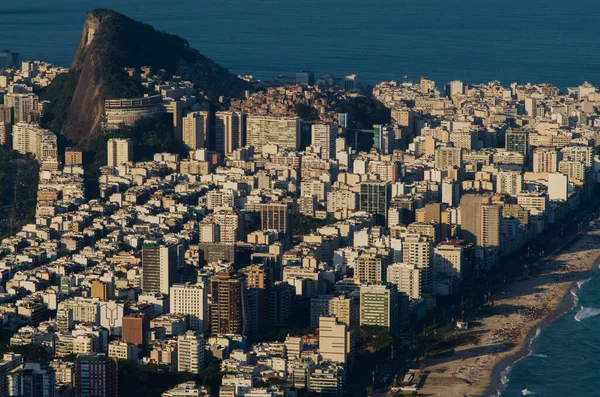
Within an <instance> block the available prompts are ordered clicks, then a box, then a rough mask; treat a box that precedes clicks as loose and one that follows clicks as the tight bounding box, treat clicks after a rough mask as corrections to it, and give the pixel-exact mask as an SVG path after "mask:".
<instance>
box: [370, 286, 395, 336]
mask: <svg viewBox="0 0 600 397" xmlns="http://www.w3.org/2000/svg"><path fill="white" fill-rule="evenodd" d="M360 325H377V326H380V327H384V328H386V329H388V330H389V331H390V332H393V333H397V332H399V331H400V305H399V299H398V290H397V289H396V286H395V285H392V284H381V285H368V284H365V285H361V287H360Z"/></svg>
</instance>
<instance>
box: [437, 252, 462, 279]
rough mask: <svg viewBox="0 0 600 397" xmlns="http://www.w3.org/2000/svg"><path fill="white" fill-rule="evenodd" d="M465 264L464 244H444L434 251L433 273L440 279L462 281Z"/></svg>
mask: <svg viewBox="0 0 600 397" xmlns="http://www.w3.org/2000/svg"><path fill="white" fill-rule="evenodd" d="M464 262H465V253H464V247H463V245H462V244H452V243H443V244H439V245H438V246H437V247H435V249H434V250H433V271H434V273H435V274H436V276H438V277H448V278H451V279H461V278H462V276H463V271H464V270H463V268H464Z"/></svg>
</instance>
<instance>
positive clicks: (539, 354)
mask: <svg viewBox="0 0 600 397" xmlns="http://www.w3.org/2000/svg"><path fill="white" fill-rule="evenodd" d="M531 357H539V358H548V356H547V355H546V354H542V353H536V354H532V355H531Z"/></svg>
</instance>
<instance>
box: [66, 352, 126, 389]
mask: <svg viewBox="0 0 600 397" xmlns="http://www.w3.org/2000/svg"><path fill="white" fill-rule="evenodd" d="M73 372H74V381H73V385H74V389H75V396H76V397H117V396H118V395H119V381H118V372H117V360H116V359H113V358H109V357H106V356H105V355H102V354H80V355H79V356H78V357H77V360H76V361H75V368H74V371H73Z"/></svg>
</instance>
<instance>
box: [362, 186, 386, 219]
mask: <svg viewBox="0 0 600 397" xmlns="http://www.w3.org/2000/svg"><path fill="white" fill-rule="evenodd" d="M391 198H392V185H391V183H389V182H375V181H374V182H362V183H361V184H360V210H361V211H367V212H369V213H371V214H372V215H373V224H374V225H378V226H385V225H386V224H387V210H388V208H389V206H390V200H391Z"/></svg>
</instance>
